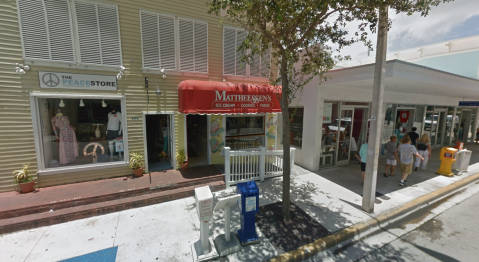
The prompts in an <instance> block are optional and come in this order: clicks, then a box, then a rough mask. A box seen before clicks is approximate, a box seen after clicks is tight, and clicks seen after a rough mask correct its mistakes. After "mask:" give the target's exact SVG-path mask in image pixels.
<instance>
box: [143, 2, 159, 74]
mask: <svg viewBox="0 0 479 262" xmlns="http://www.w3.org/2000/svg"><path fill="white" fill-rule="evenodd" d="M158 32H159V29H158V15H155V14H149V13H145V12H141V36H142V44H143V67H144V68H160V48H159V45H158V43H159V42H160V39H159V33H158Z"/></svg>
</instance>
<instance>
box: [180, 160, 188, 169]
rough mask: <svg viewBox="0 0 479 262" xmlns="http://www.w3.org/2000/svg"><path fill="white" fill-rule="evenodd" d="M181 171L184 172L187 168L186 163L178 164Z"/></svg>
mask: <svg viewBox="0 0 479 262" xmlns="http://www.w3.org/2000/svg"><path fill="white" fill-rule="evenodd" d="M180 168H181V170H186V169H187V168H188V162H186V163H183V164H180Z"/></svg>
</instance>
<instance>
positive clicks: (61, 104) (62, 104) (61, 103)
mask: <svg viewBox="0 0 479 262" xmlns="http://www.w3.org/2000/svg"><path fill="white" fill-rule="evenodd" d="M58 106H59V107H65V103H63V98H62V99H60V104H58Z"/></svg>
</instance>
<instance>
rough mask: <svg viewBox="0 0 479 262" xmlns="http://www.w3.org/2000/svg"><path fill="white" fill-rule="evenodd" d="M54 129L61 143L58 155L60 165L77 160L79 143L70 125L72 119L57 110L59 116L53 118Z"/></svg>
mask: <svg viewBox="0 0 479 262" xmlns="http://www.w3.org/2000/svg"><path fill="white" fill-rule="evenodd" d="M51 122H52V128H53V132H54V133H55V136H56V138H57V141H58V142H59V144H60V145H59V147H58V155H59V158H60V164H61V165H64V164H68V163H70V162H72V161H74V160H75V157H77V156H78V143H77V139H76V134H75V130H74V129H73V127H72V126H71V125H70V119H69V118H68V117H67V116H64V115H63V113H62V111H61V110H57V114H56V115H55V116H54V117H52V119H51Z"/></svg>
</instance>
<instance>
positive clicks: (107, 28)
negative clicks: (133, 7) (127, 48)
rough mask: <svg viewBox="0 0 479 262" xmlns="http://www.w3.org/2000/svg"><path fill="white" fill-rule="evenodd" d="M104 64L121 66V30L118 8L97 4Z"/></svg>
mask: <svg viewBox="0 0 479 262" xmlns="http://www.w3.org/2000/svg"><path fill="white" fill-rule="evenodd" d="M97 12H98V22H99V29H100V34H99V35H100V46H101V57H102V64H104V65H114V66H120V65H121V48H120V41H121V40H120V29H119V26H118V9H117V7H116V6H110V5H101V4H97Z"/></svg>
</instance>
